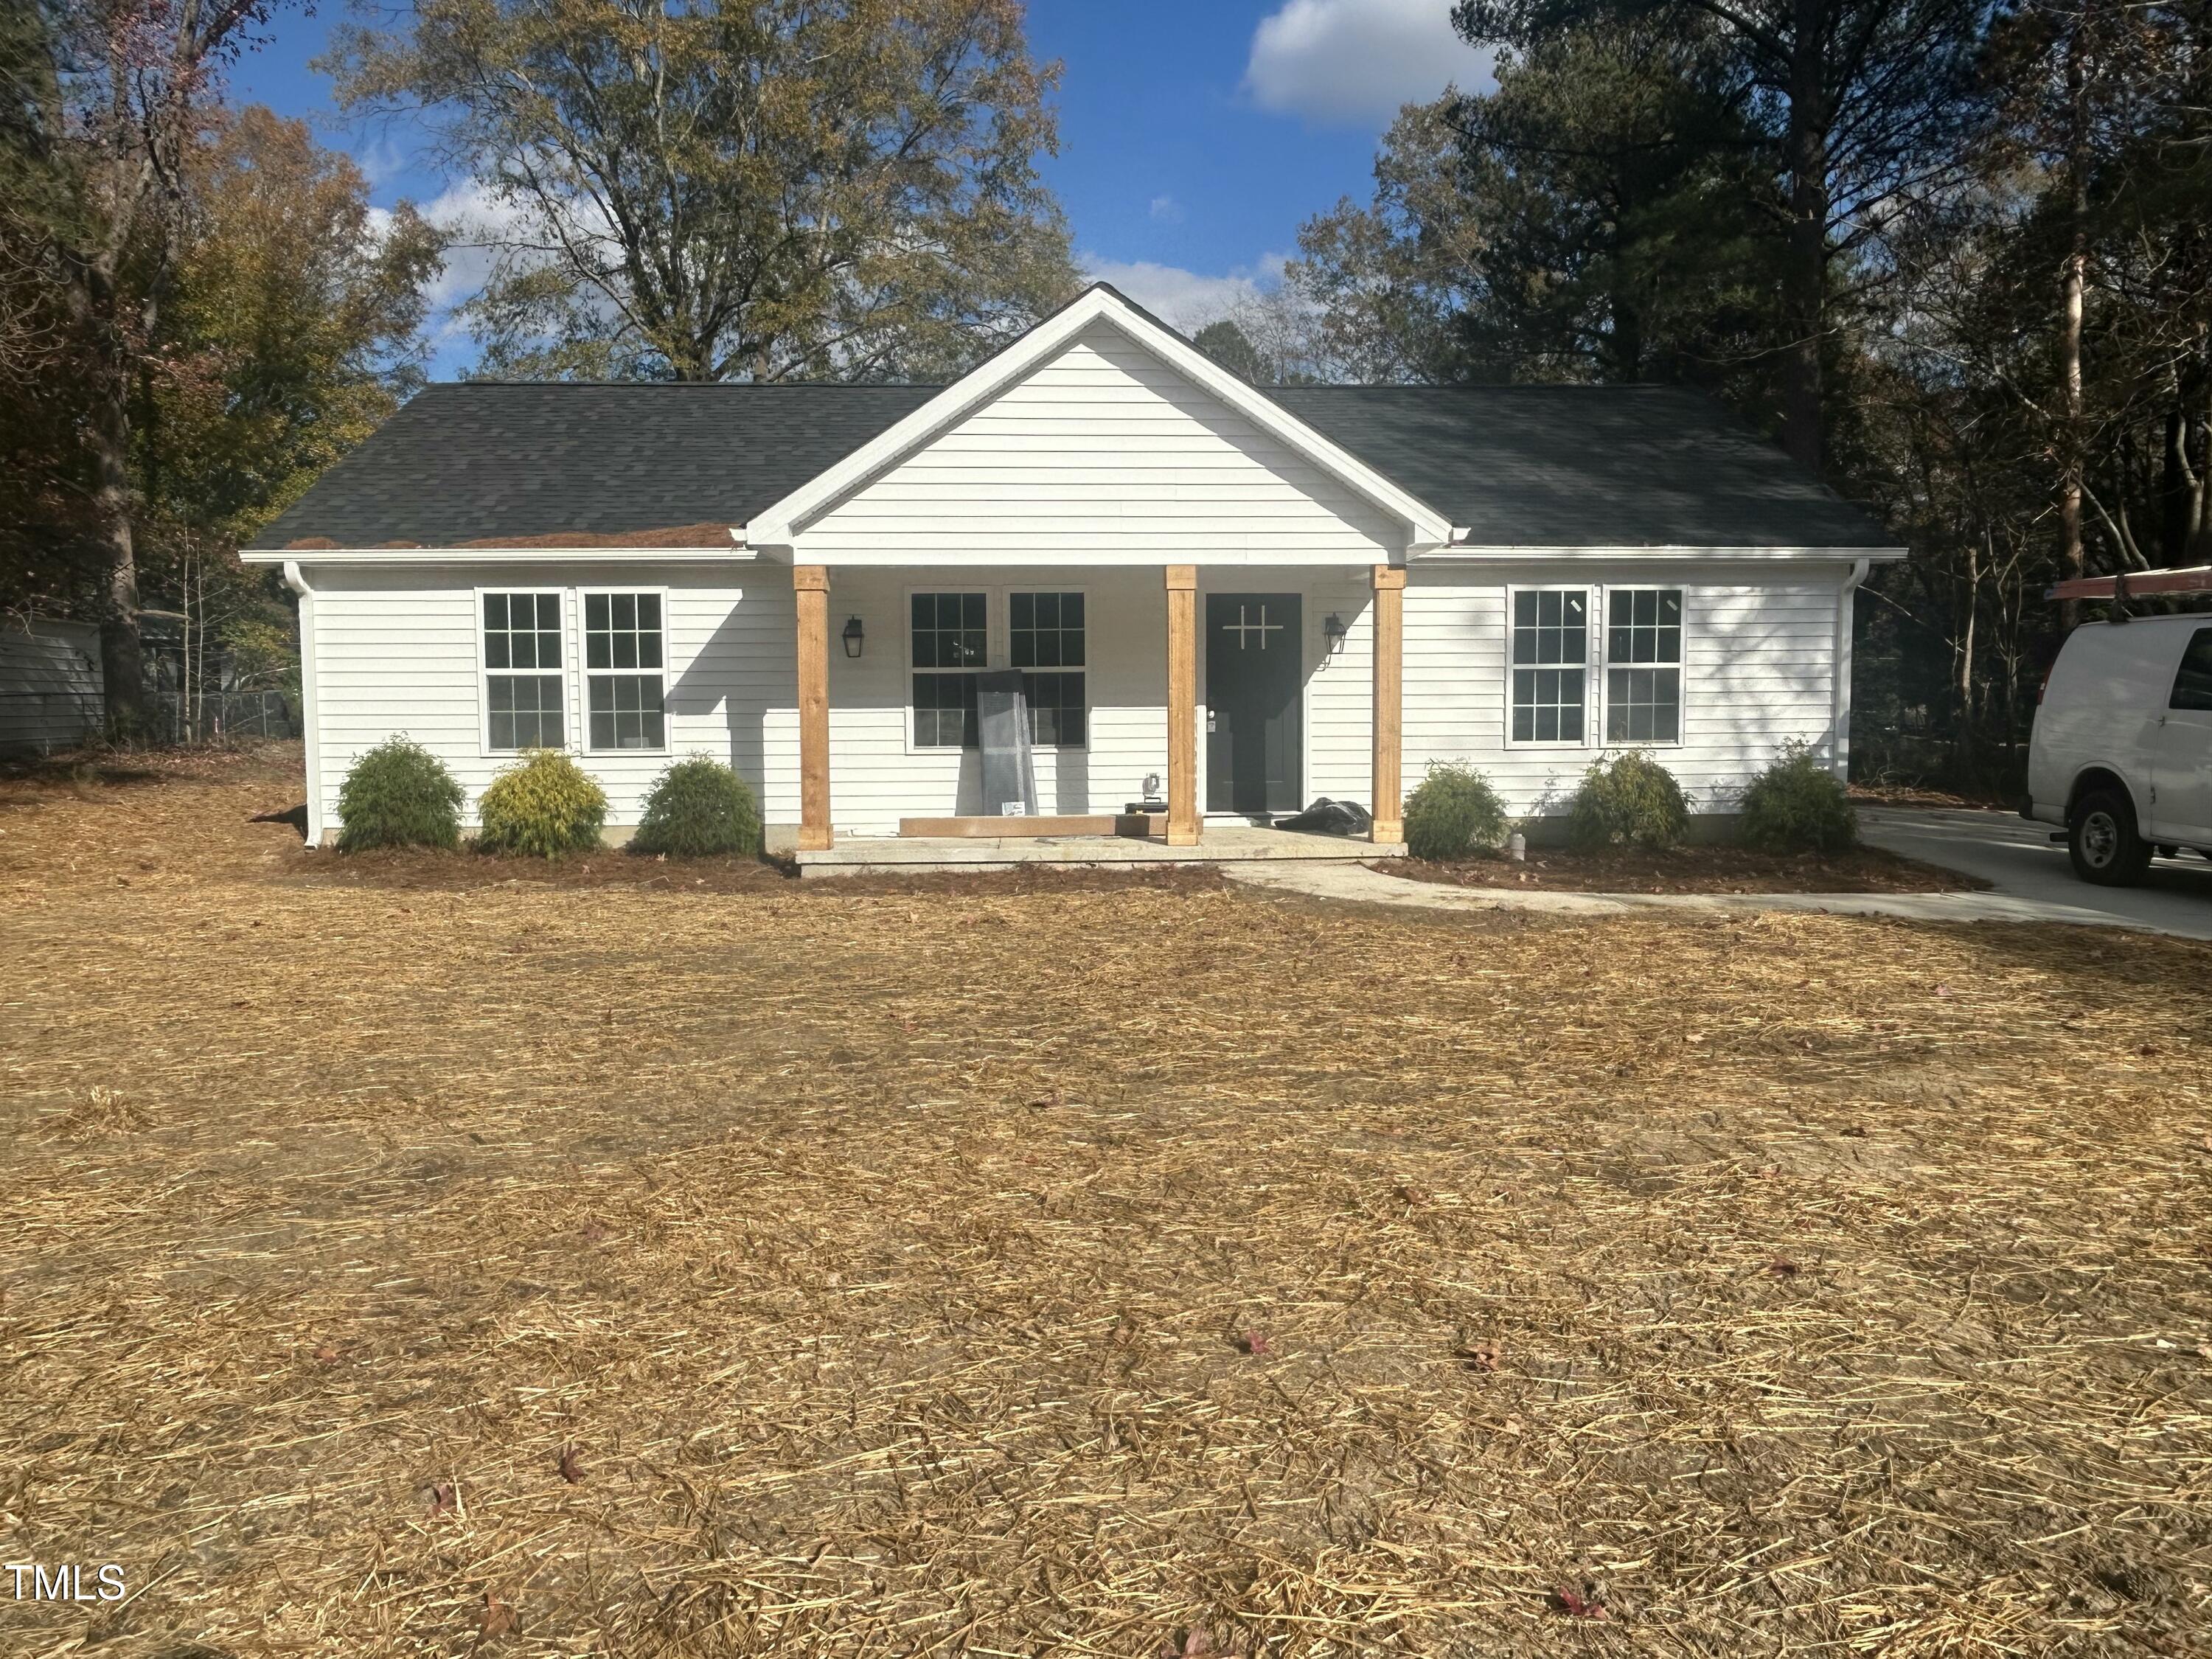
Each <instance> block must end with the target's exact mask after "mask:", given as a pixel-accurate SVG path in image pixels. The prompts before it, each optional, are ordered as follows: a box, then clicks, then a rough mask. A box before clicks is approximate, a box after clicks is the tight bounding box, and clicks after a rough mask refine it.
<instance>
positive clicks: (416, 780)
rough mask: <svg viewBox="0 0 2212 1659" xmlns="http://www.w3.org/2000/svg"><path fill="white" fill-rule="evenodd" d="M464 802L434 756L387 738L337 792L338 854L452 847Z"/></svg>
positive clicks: (357, 764) (458, 835)
mask: <svg viewBox="0 0 2212 1659" xmlns="http://www.w3.org/2000/svg"><path fill="white" fill-rule="evenodd" d="M462 799H464V797H463V794H462V792H461V786H460V785H459V784H458V783H456V782H454V781H453V774H452V773H450V772H448V771H447V770H446V769H445V766H444V765H443V763H441V762H440V760H439V759H438V757H436V756H435V755H434V754H432V753H431V752H430V751H429V750H427V749H425V748H423V747H422V744H419V743H416V742H414V741H412V740H411V739H410V738H386V739H385V740H384V741H383V742H382V743H380V744H377V745H376V747H375V748H374V749H372V750H369V751H368V753H367V754H365V755H363V756H362V757H361V758H360V759H359V760H357V761H356V762H355V763H353V769H352V770H351V771H349V772H348V773H347V774H346V777H345V781H344V782H343V784H341V785H339V786H338V823H339V829H338V851H340V852H341V853H358V852H360V851H362V849H363V848H370V847H453V846H456V845H458V844H459V841H460V838H461V801H462Z"/></svg>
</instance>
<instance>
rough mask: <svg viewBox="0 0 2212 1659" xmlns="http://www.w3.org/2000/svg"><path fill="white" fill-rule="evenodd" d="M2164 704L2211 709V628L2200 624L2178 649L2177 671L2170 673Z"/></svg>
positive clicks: (2167, 705)
mask: <svg viewBox="0 0 2212 1659" xmlns="http://www.w3.org/2000/svg"><path fill="white" fill-rule="evenodd" d="M2166 707H2167V708H2206V709H2212V628H2200V629H2197V632H2196V633H2195V634H2194V635H2191V638H2190V641H2189V649H2188V650H2186V651H2185V652H2183V653H2181V671H2180V672H2179V673H2178V674H2176V675H2175V676H2174V677H2173V695H2172V696H2170V697H2168V698H2167V699H2166Z"/></svg>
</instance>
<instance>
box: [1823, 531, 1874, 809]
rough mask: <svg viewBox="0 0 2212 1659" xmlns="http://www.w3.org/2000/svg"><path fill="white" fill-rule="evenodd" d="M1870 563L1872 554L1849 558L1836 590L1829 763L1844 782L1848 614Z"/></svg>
mask: <svg viewBox="0 0 2212 1659" xmlns="http://www.w3.org/2000/svg"><path fill="white" fill-rule="evenodd" d="M1873 564H1874V561H1873V560H1872V559H1871V558H1858V559H1854V560H1852V561H1851V568H1850V574H1849V575H1847V576H1845V577H1844V585H1843V586H1842V587H1841V588H1840V589H1838V592H1837V593H1836V655H1835V668H1834V679H1833V684H1831V686H1830V687H1829V694H1830V699H1831V703H1832V707H1831V709H1830V712H1829V716H1828V722H1829V723H1828V764H1829V769H1831V770H1832V771H1833V772H1834V773H1835V775H1836V776H1837V778H1838V781H1842V782H1844V783H1848V782H1850V775H1851V618H1852V617H1853V615H1854V614H1855V612H1856V609H1857V607H1856V605H1855V604H1854V602H1853V599H1852V596H1853V595H1854V594H1856V593H1857V592H1858V589H1859V584H1860V583H1861V582H1863V581H1864V580H1866V579H1867V572H1868V571H1869V569H1871V568H1873Z"/></svg>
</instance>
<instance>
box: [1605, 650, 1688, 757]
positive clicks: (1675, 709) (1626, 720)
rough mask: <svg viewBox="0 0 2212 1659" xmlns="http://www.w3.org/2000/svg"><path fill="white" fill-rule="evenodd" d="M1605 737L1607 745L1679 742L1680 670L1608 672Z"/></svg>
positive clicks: (1680, 723) (1643, 669) (1622, 669)
mask: <svg viewBox="0 0 2212 1659" xmlns="http://www.w3.org/2000/svg"><path fill="white" fill-rule="evenodd" d="M1605 738H1606V741H1607V743H1680V741H1681V740H1682V671H1681V670H1680V669H1679V668H1610V669H1607V671H1606V688H1605Z"/></svg>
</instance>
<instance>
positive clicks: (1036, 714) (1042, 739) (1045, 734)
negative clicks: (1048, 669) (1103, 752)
mask: <svg viewBox="0 0 2212 1659" xmlns="http://www.w3.org/2000/svg"><path fill="white" fill-rule="evenodd" d="M1022 696H1024V698H1025V699H1026V700H1027V702H1028V703H1029V706H1030V738H1032V739H1033V740H1034V741H1035V742H1036V743H1037V744H1042V745H1044V746H1047V747H1049V748H1056V749H1080V748H1081V747H1082V746H1083V744H1084V731H1085V727H1084V719H1083V676H1082V675H1080V674H1024V675H1023V676H1022Z"/></svg>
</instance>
